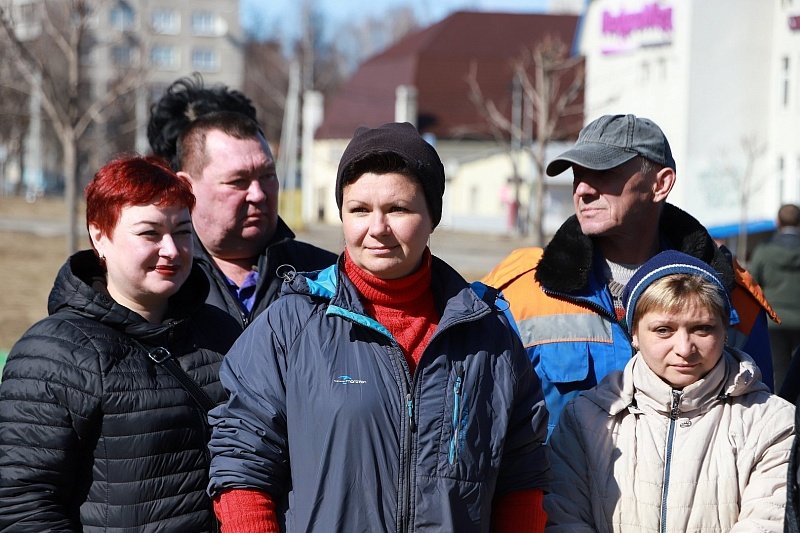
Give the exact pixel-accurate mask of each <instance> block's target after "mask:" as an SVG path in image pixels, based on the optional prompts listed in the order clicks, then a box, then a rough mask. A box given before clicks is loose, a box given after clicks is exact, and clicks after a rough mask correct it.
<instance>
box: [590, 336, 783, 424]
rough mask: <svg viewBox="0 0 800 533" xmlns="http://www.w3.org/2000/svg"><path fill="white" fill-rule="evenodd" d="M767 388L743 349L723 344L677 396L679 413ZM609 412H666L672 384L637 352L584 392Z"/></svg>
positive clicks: (696, 409)
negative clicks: (716, 357) (708, 368)
mask: <svg viewBox="0 0 800 533" xmlns="http://www.w3.org/2000/svg"><path fill="white" fill-rule="evenodd" d="M758 391H764V392H769V389H768V388H767V386H766V385H764V383H763V382H762V381H761V371H760V370H759V369H758V366H757V365H756V363H755V361H753V359H752V358H751V357H750V356H749V355H747V354H746V353H744V352H742V351H740V350H737V349H735V348H730V347H728V348H726V349H725V351H724V352H723V353H722V358H721V359H720V361H719V363H717V364H716V365H715V366H714V368H713V369H712V370H711V371H710V372H709V373H708V374H707V375H706V376H705V377H704V378H703V379H701V380H699V381H697V382H696V383H693V384H692V385H689V386H688V387H686V388H684V389H683V391H682V394H681V400H680V407H679V409H680V412H681V414H682V415H692V414H702V413H703V412H705V411H706V410H707V409H708V408H709V407H710V406H711V405H713V404H714V403H715V402H716V401H717V400H719V399H722V398H727V397H737V396H743V395H745V394H749V393H751V392H758ZM585 394H586V395H587V396H588V398H589V399H590V400H591V401H592V402H593V403H595V404H597V405H598V406H599V407H601V408H602V409H603V410H605V411H606V412H608V413H609V414H610V415H611V416H615V415H617V414H619V413H620V412H622V411H623V410H625V409H628V408H631V409H636V410H639V411H645V410H649V411H655V412H658V413H661V414H663V415H665V416H668V415H669V412H670V408H671V403H672V387H670V386H669V385H668V384H667V383H665V382H664V381H662V380H661V378H659V377H658V376H657V375H656V374H655V373H654V372H653V371H652V370H650V368H649V367H648V366H647V364H646V363H645V362H644V359H642V356H641V353H637V354H636V355H635V356H634V357H632V358H631V360H630V361H628V363H627V364H626V365H625V368H624V370H622V371H621V372H613V373H611V374H609V375H608V376H607V377H606V378H605V379H604V380H603V381H602V382H601V384H600V385H598V386H597V387H596V388H595V389H593V390H592V391H589V392H588V393H585Z"/></svg>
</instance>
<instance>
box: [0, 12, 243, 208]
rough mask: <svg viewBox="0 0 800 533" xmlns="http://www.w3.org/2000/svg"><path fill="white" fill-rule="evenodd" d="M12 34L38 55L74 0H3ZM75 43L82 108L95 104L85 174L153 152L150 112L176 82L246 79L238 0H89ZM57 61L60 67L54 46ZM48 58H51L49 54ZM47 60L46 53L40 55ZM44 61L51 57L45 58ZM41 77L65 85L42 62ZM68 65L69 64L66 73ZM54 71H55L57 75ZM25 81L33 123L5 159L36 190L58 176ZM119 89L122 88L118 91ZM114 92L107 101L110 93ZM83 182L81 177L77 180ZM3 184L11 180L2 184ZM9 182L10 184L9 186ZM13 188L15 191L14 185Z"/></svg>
mask: <svg viewBox="0 0 800 533" xmlns="http://www.w3.org/2000/svg"><path fill="white" fill-rule="evenodd" d="M2 2H3V4H2V6H3V7H4V9H6V10H7V12H8V13H9V14H10V17H11V20H12V21H13V25H14V31H15V34H16V36H17V38H18V39H19V40H20V41H22V42H23V44H24V45H25V46H26V47H30V48H31V49H32V50H36V53H39V54H41V53H42V52H41V50H42V48H44V47H45V46H44V45H43V41H44V40H46V39H53V34H54V33H60V34H61V35H62V36H67V35H69V33H70V32H71V31H73V28H71V27H68V25H69V22H67V21H68V20H74V19H70V18H69V17H70V11H69V10H70V9H73V8H72V7H70V6H71V4H70V3H67V2H62V1H61V0H2ZM87 5H88V6H89V10H88V17H87V19H86V27H85V30H84V31H83V37H82V40H81V45H80V69H81V77H82V80H83V81H82V84H81V89H80V90H81V98H84V99H85V102H86V103H84V104H83V106H82V109H84V110H86V109H88V108H89V107H90V106H91V105H92V104H99V103H101V102H104V101H106V102H105V104H104V105H97V109H96V110H95V113H94V120H92V121H91V123H90V125H89V127H88V128H87V129H86V131H85V132H84V133H83V134H82V136H81V138H80V148H81V154H80V157H81V162H82V163H81V164H82V166H83V167H84V168H85V171H86V172H84V173H83V174H88V175H91V173H93V172H94V170H96V169H97V168H98V167H99V166H101V165H102V164H103V163H105V161H107V160H108V158H109V157H111V156H113V155H114V154H115V153H117V152H120V151H134V150H135V151H137V152H140V153H146V152H148V151H149V147H148V144H147V137H146V128H147V120H148V113H149V108H150V105H151V104H152V102H154V101H155V100H156V99H157V98H159V97H160V96H161V94H162V93H163V91H164V89H165V88H166V87H167V86H168V85H169V84H170V83H172V82H173V81H174V80H175V79H177V78H179V77H182V76H188V75H191V74H192V73H194V72H197V73H199V74H200V75H201V76H202V77H203V79H204V80H205V82H206V83H208V84H215V83H224V84H226V85H228V86H230V87H233V88H240V87H241V85H242V81H243V72H244V59H243V35H242V30H241V27H240V23H239V0H90V2H88V4H87ZM49 50H50V51H48V52H45V54H52V55H53V56H54V57H53V58H55V57H57V59H55V60H54V61H53V62H54V63H56V64H58V63H59V62H61V63H64V64H66V60H62V58H60V56H59V54H60V53H61V52H60V50H59V49H58V47H55V46H52V47H51V48H50V49H49ZM53 58H50V59H53ZM45 59H47V58H45ZM45 63H46V64H47V62H46V61H45ZM46 68H48V72H47V73H46V74H45V78H48V77H49V78H50V79H45V81H44V83H50V84H53V85H57V84H58V83H63V84H64V85H66V84H67V83H68V77H67V73H66V72H60V71H59V70H58V68H57V67H56V68H53V67H52V65H48V67H46ZM65 70H66V69H65ZM59 76H61V78H63V79H61V78H60V77H59ZM31 85H32V86H31V87H30V95H31V97H30V105H29V106H28V107H29V109H28V111H29V113H28V115H29V118H30V124H29V127H28V129H27V135H26V139H25V142H24V145H23V146H24V150H23V153H21V154H18V156H17V157H16V161H12V162H11V164H8V162H7V164H6V165H4V170H5V171H6V173H7V174H10V175H15V176H17V177H18V178H17V179H20V178H21V179H22V180H23V181H24V182H25V183H24V184H23V187H22V188H23V189H27V190H28V191H29V193H30V192H31V191H32V193H33V195H34V196H35V195H37V194H39V193H40V192H41V191H42V190H43V189H44V188H45V186H46V185H48V183H49V182H50V181H57V180H58V174H59V168H60V167H59V165H60V162H59V161H60V158H61V155H60V150H59V148H58V138H57V137H56V136H55V135H54V134H53V131H52V128H51V125H50V122H49V120H48V116H47V114H46V113H45V112H44V111H43V108H42V101H41V100H42V98H47V97H48V96H49V97H51V98H58V96H59V95H58V94H50V95H47V94H43V93H42V91H41V88H40V87H36V86H35V85H36V83H33V84H31ZM115 91H119V94H118V95H117V94H116V93H115ZM111 94H113V95H114V96H113V98H110V97H109V95H111ZM83 178H84V179H86V176H83ZM4 185H5V188H6V189H9V188H11V187H9V186H8V178H6V180H4ZM12 185H13V184H12ZM13 188H18V187H13Z"/></svg>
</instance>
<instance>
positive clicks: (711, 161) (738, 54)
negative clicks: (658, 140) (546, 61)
mask: <svg viewBox="0 0 800 533" xmlns="http://www.w3.org/2000/svg"><path fill="white" fill-rule="evenodd" d="M578 51H579V52H580V53H582V54H584V55H585V57H586V73H587V79H586V94H585V105H586V107H585V119H586V121H587V122H588V121H591V120H593V119H595V118H597V117H598V116H600V115H603V114H607V113H634V114H636V115H640V116H646V117H649V118H652V119H653V120H654V121H656V122H657V123H658V124H659V125H660V126H661V127H662V128H663V129H664V131H665V133H666V134H667V137H668V138H669V140H670V144H671V147H672V150H673V153H674V156H675V160H676V162H677V174H678V180H677V184H676V186H675V189H674V191H673V193H672V195H671V197H670V199H671V201H672V202H674V203H675V204H677V205H678V206H680V207H682V208H684V209H685V210H687V211H689V212H690V213H691V214H693V215H694V216H696V217H697V218H698V219H699V220H700V221H701V222H703V223H704V224H705V225H706V226H708V227H710V228H711V230H712V235H715V236H717V237H720V238H726V237H731V236H732V234H734V233H738V231H739V227H740V225H741V226H742V227H748V228H749V230H750V231H751V232H754V231H756V232H757V231H763V230H764V229H769V228H770V227H771V225H772V220H773V219H774V217H775V214H776V212H777V209H778V207H779V205H780V204H781V203H785V202H797V201H798V199H800V137H798V136H797V135H796V134H795V133H794V132H793V130H795V129H796V124H797V120H798V119H800V68H798V67H800V0H770V1H769V2H764V1H763V0H593V1H591V2H589V3H588V5H587V8H586V11H585V13H584V15H583V20H582V23H581V34H580V36H579V38H578Z"/></svg>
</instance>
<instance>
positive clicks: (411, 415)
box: [406, 392, 417, 432]
mask: <svg viewBox="0 0 800 533" xmlns="http://www.w3.org/2000/svg"><path fill="white" fill-rule="evenodd" d="M406 411H407V413H408V426H409V429H411V431H412V432H413V431H416V430H417V427H416V426H415V425H414V400H412V399H411V393H410V392H409V393H407V394H406Z"/></svg>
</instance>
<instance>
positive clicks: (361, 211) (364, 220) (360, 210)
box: [342, 172, 433, 279]
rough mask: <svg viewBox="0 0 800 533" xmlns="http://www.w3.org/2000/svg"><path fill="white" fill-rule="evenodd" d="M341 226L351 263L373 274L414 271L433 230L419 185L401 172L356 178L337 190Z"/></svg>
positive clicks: (397, 275)
mask: <svg viewBox="0 0 800 533" xmlns="http://www.w3.org/2000/svg"><path fill="white" fill-rule="evenodd" d="M342 227H343V230H344V240H345V246H346V247H347V251H348V253H349V254H350V258H351V259H352V260H353V262H354V263H355V264H356V265H358V266H359V267H361V268H362V269H363V270H366V271H367V272H369V273H370V274H372V275H373V276H376V277H378V278H381V279H396V278H401V277H403V276H407V275H408V274H411V273H412V272H414V271H415V270H416V269H417V267H418V266H419V264H420V261H421V260H422V254H423V253H424V252H425V247H426V246H427V243H428V237H429V236H430V234H431V233H432V232H433V223H432V221H431V216H430V213H429V212H428V205H427V204H426V203H425V194H424V193H423V191H422V186H421V185H420V184H419V183H418V182H417V181H416V180H415V179H413V178H409V177H407V176H405V175H403V174H397V173H389V174H380V175H379V174H372V173H370V172H368V173H366V174H362V175H361V177H359V178H358V179H356V180H355V181H353V182H350V183H348V184H347V185H345V187H344V189H343V191H342Z"/></svg>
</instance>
